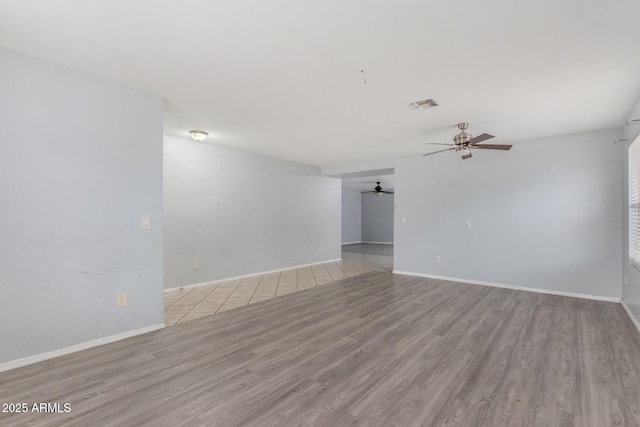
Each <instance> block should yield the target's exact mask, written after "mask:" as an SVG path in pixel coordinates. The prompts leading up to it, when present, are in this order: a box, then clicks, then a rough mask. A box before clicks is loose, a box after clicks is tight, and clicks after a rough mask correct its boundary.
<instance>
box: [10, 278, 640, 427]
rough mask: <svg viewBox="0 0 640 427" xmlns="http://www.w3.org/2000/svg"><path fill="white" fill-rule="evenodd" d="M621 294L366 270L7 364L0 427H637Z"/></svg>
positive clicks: (636, 347)
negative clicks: (46, 408)
mask: <svg viewBox="0 0 640 427" xmlns="http://www.w3.org/2000/svg"><path fill="white" fill-rule="evenodd" d="M639 369H640V334H639V333H638V331H637V330H636V329H635V327H634V325H633V324H632V322H631V320H630V319H629V318H628V316H627V314H626V312H625V311H624V309H623V308H622V307H621V305H620V304H614V303H605V302H595V301H589V300H581V299H575V298H568V297H560V296H552V295H543V294H537V293H531V292H523V291H515V290H508V289H498V288H490V287H482V286H475V285H466V284H459V283H452V282H445V281H440V280H433V279H423V278H415V277H409V276H400V275H393V274H391V273H388V272H372V273H367V274H364V275H361V276H358V277H353V278H348V279H345V280H344V281H341V282H337V283H335V284H331V285H327V286H322V287H316V288H313V289H308V290H305V291H303V292H298V293H294V294H290V295H286V296H283V297H281V298H275V299H271V300H267V301H262V302H260V303H256V304H252V305H248V306H246V307H242V308H239V309H236V310H231V311H226V312H224V313H219V314H216V315H213V316H208V317H203V318H200V319H196V320H193V321H190V322H187V323H184V324H179V325H176V326H173V327H169V328H165V329H163V330H160V331H155V332H152V333H149V334H145V335H142V336H138V337H133V338H130V339H126V340H123V341H120V342H116V343H113V344H109V345H105V346H102V347H99V348H94V349H89V350H85V351H82V352H78V353H75V354H72V355H68V356H64V357H60V358H57V359H53V360H50V361H46V362H42V363H39V364H36V365H32V366H29V367H25V368H20V369H16V370H13V371H9V372H5V373H0V401H2V402H28V403H34V402H60V403H70V404H71V412H70V413H68V414H38V413H27V414H0V425H2V426H24V425H47V426H67V425H72V426H260V427H263V426H298V425H308V426H348V425H361V426H384V427H387V426H420V425H425V426H472V427H479V426H492V427H493V426H527V427H529V426H593V427H605V426H638V425H640V379H639V372H640V371H639Z"/></svg>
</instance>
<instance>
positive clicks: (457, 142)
mask: <svg viewBox="0 0 640 427" xmlns="http://www.w3.org/2000/svg"><path fill="white" fill-rule="evenodd" d="M468 127H469V123H458V129H460V133H459V134H457V135H456V136H454V137H453V144H438V143H432V142H427V145H448V146H450V148H445V149H444V150H438V151H434V152H432V153H427V154H423V156H430V155H432V154H436V153H442V152H443V151H451V150H455V151H456V152H458V153H460V155H462V160H466V159H470V158H471V157H473V156H471V149H476V148H482V149H485V150H507V151H508V150H510V149H511V147H512V145H506V144H483V145H480V143H481V142H482V141H486V140H487V139H491V138H494V136H493V135H489V134H488V133H483V134H482V135H478V136H476V137H475V138H474V137H473V135H471V134H470V133H467V132H465V129H467V128H468Z"/></svg>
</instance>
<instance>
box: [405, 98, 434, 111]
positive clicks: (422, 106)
mask: <svg viewBox="0 0 640 427" xmlns="http://www.w3.org/2000/svg"><path fill="white" fill-rule="evenodd" d="M409 105H411V106H412V107H413V108H415V109H416V110H426V109H427V108H433V107H437V106H438V103H437V102H436V101H434V100H433V99H425V100H424V101H416V102H412V103H411V104H409Z"/></svg>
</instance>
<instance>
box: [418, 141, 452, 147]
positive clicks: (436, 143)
mask: <svg viewBox="0 0 640 427" xmlns="http://www.w3.org/2000/svg"><path fill="white" fill-rule="evenodd" d="M424 144H425V145H448V146H449V147H451V146H452V145H453V144H445V143H443V142H425V143H424Z"/></svg>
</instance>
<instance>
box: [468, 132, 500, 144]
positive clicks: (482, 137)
mask: <svg viewBox="0 0 640 427" xmlns="http://www.w3.org/2000/svg"><path fill="white" fill-rule="evenodd" d="M491 138H495V136H493V135H489V134H488V133H483V134H482V135H478V136H476V137H475V138H471V140H469V144H471V145H476V144H477V143H479V142H482V141H486V140H487V139H491Z"/></svg>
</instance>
